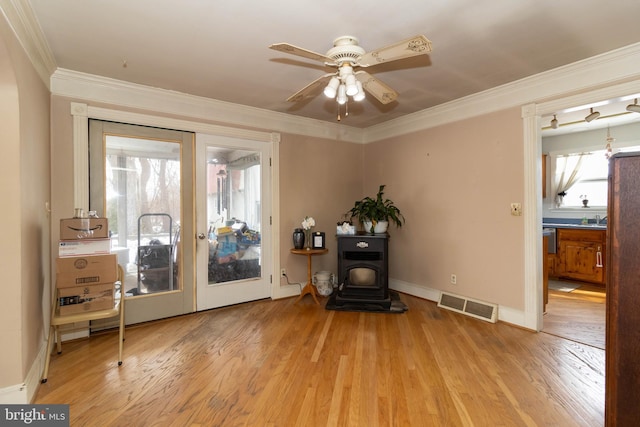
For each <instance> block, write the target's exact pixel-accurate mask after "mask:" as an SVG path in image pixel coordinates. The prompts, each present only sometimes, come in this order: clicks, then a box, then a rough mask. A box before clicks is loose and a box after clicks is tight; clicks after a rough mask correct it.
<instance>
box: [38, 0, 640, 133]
mask: <svg viewBox="0 0 640 427" xmlns="http://www.w3.org/2000/svg"><path fill="white" fill-rule="evenodd" d="M29 3H30V4H31V6H32V8H33V10H34V13H35V15H36V17H37V19H38V21H39V23H40V25H41V28H42V30H43V32H44V35H45V38H46V40H47V41H48V43H49V46H50V49H51V51H52V53H53V56H54V58H55V61H56V63H57V66H58V67H59V68H63V69H69V70H74V71H80V72H84V73H89V74H94V75H98V76H104V77H109V78H113V79H118V80H124V81H127V82H132V83H139V84H144V85H148V86H152V87H159V88H163V89H169V90H174V91H178V92H182V93H186V94H192V95H198V96H202V97H207V98H213V99H217V100H222V101H227V102H231V103H236V104H242V105H248V106H252V107H257V108H262V109H266V110H272V111H277V112H282V113H288V114H294V115H298V116H303V117H308V118H314V119H318V120H325V121H330V122H335V121H336V102H335V101H334V100H328V99H327V98H325V97H324V96H323V95H320V96H318V97H317V98H315V99H313V100H311V101H309V102H306V103H304V102H301V103H289V102H286V99H287V98H288V97H289V96H290V95H292V94H293V93H295V92H296V91H298V90H299V89H301V88H303V87H304V86H306V85H307V84H308V83H310V82H311V81H313V80H314V79H316V78H318V77H320V76H321V75H322V74H325V73H327V72H331V71H333V69H329V68H326V67H323V65H322V64H321V63H317V62H314V61H311V60H305V59H304V58H300V57H296V56H291V55H286V54H284V53H281V52H277V51H274V50H271V49H269V48H268V46H269V45H271V44H273V43H278V42H288V43H291V44H293V45H296V46H299V47H303V48H305V49H309V50H312V51H315V52H319V53H325V52H326V51H327V50H328V49H329V48H331V46H332V42H333V40H334V39H335V38H336V37H339V36H342V35H352V36H355V37H357V38H359V40H360V45H361V46H362V47H363V48H364V49H365V50H366V51H370V50H373V49H376V48H379V47H383V46H386V45H388V44H391V43H394V42H396V41H400V40H402V39H405V38H408V37H411V36H413V35H416V34H424V35H425V36H427V38H428V39H430V40H431V42H432V43H433V52H432V53H431V54H429V55H425V56H419V57H414V58H409V59H406V60H400V61H395V62H392V63H388V64H382V65H377V66H375V67H370V68H367V71H368V72H370V73H371V74H373V75H374V76H375V77H377V78H378V79H380V80H382V81H383V82H384V83H386V84H388V85H389V86H391V87H392V88H394V89H395V90H396V91H397V92H398V93H399V97H398V99H397V101H395V102H393V103H391V104H387V105H382V104H380V103H379V102H377V101H376V100H375V99H373V97H372V96H368V97H367V99H365V100H364V101H363V102H361V103H353V102H350V103H349V116H348V117H347V118H345V119H343V121H342V123H344V124H348V125H350V126H354V127H368V126H371V125H374V124H378V123H382V122H384V121H387V120H390V119H393V118H397V117H400V116H403V115H406V114H409V113H413V112H416V111H420V110H423V109H426V108H429V107H433V106H436V105H439V104H442V103H445V102H447V101H451V100H454V99H458V98H461V97H464V96H466V95H470V94H473V93H477V92H480V91H483V90H486V89H490V88H492V87H496V86H499V85H502V84H505V83H509V82H513V81H515V80H518V79H521V78H524V77H527V76H531V75H534V74H537V73H540V72H543V71H546V70H550V69H553V68H557V67H560V66H563V65H566V64H569V63H573V62H576V61H579V60H582V59H585V58H589V57H592V56H595V55H598V54H601V53H604V52H608V51H611V50H614V49H617V48H620V47H623V46H627V45H630V44H634V43H636V42H638V41H640V33H639V32H638V17H640V1H637V0H612V1H610V2H603V1H602V0H562V1H557V0H517V1H515V0H485V1H478V0H432V1H425V0H422V1H419V0H396V1H389V2H380V1H375V2H374V1H371V0H368V1H364V0H353V1H343V0H341V1H338V0H324V1H322V2H321V1H317V0H295V1H293V0H279V1H278V2H268V1H264V0H260V1H257V0H244V1H243V0H238V1H216V0H180V1H175V0H135V1H131V0H109V1H98V0H56V1H51V0H29ZM125 65H126V66H125ZM622 102H623V103H624V102H626V100H624V101H622ZM631 102H633V100H632V101H631ZM626 103H629V102H626ZM625 105H626V104H625ZM618 107H619V106H618ZM622 109H624V108H622ZM580 114H582V117H584V116H585V115H586V114H587V111H584V112H581V113H580ZM636 115H637V116H640V114H636ZM558 119H559V120H561V117H558ZM568 120H569V119H567V121H568ZM561 122H562V120H561ZM565 129H566V128H565Z"/></svg>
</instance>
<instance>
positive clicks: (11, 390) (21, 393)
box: [0, 384, 29, 405]
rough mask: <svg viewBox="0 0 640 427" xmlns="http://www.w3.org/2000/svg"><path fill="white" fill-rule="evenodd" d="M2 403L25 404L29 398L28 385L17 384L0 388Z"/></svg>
mask: <svg viewBox="0 0 640 427" xmlns="http://www.w3.org/2000/svg"><path fill="white" fill-rule="evenodd" d="M0 403H2V404H3V405H25V404H27V403H29V402H28V399H27V386H26V385H25V384H16V385H12V386H9V387H5V388H1V389H0Z"/></svg>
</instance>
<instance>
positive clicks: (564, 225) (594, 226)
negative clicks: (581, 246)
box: [542, 222, 607, 230]
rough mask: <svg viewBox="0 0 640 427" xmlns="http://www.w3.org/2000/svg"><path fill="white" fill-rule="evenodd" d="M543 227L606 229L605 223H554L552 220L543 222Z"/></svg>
mask: <svg viewBox="0 0 640 427" xmlns="http://www.w3.org/2000/svg"><path fill="white" fill-rule="evenodd" d="M542 227H543V228H575V229H582V230H606V229H607V224H606V223H605V224H594V223H589V224H586V225H585V224H571V223H554V222H543V223H542Z"/></svg>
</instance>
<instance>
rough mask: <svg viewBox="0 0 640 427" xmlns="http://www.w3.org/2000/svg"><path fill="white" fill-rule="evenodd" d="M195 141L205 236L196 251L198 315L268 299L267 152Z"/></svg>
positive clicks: (223, 141) (253, 145)
mask: <svg viewBox="0 0 640 427" xmlns="http://www.w3.org/2000/svg"><path fill="white" fill-rule="evenodd" d="M196 140H197V142H196V145H197V148H196V150H197V152H198V155H197V156H196V157H197V159H198V164H197V166H196V167H197V178H196V180H197V181H196V182H197V203H199V206H198V208H197V214H198V218H199V219H198V225H199V229H203V230H204V229H206V230H207V233H206V235H204V233H202V234H201V235H199V237H200V241H199V243H198V249H197V251H198V255H197V256H198V284H197V307H198V310H204V309H208V308H214V307H220V306H224V305H229V304H236V303H239V302H244V301H251V300H255V299H260V298H266V297H268V296H269V295H270V280H269V278H270V275H269V272H267V271H265V265H267V264H265V253H264V250H263V248H264V247H268V246H265V245H264V242H265V241H268V240H269V239H270V232H269V227H266V229H265V227H264V225H265V224H268V221H269V220H268V218H269V215H268V213H267V212H268V211H266V210H265V203H264V201H265V197H264V191H265V189H268V188H269V187H268V181H269V179H268V167H267V168H266V170H265V168H264V162H265V159H266V160H267V162H268V157H269V156H268V154H269V146H268V144H266V143H258V142H254V141H245V140H235V139H230V138H221V137H214V136H211V135H200V134H198V135H197V137H196ZM267 194H268V191H267ZM267 206H269V204H268V203H267ZM266 270H268V268H267V269H266Z"/></svg>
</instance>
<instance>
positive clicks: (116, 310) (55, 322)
mask: <svg viewBox="0 0 640 427" xmlns="http://www.w3.org/2000/svg"><path fill="white" fill-rule="evenodd" d="M118 281H119V282H120V299H119V300H117V301H115V302H114V305H113V308H110V309H106V310H98V311H90V312H86V313H74V314H66V315H60V310H59V309H60V298H59V297H58V288H56V290H55V298H54V300H53V306H52V308H51V323H50V326H49V338H48V339H47V360H46V362H45V365H44V372H43V373H42V380H41V383H42V384H44V383H46V382H47V375H48V373H49V363H50V362H51V339H52V338H54V339H55V342H56V343H57V350H58V354H60V353H62V342H61V337H60V330H59V327H60V325H68V324H71V323H76V322H86V321H90V320H98V319H108V318H110V317H116V316H119V317H120V326H119V329H120V331H119V339H118V366H120V365H122V347H123V344H124V294H125V292H124V270H123V269H122V266H120V265H118Z"/></svg>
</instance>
